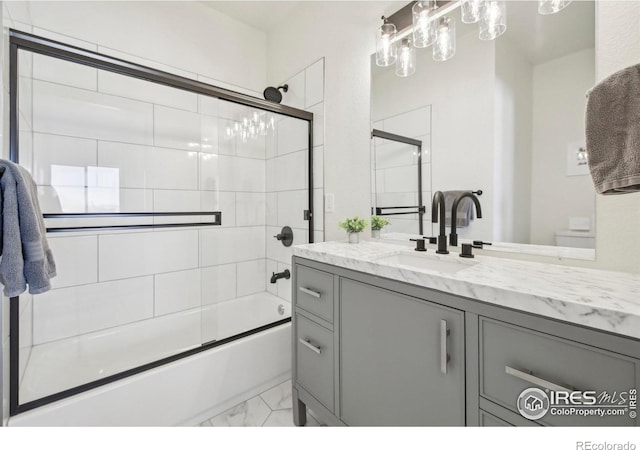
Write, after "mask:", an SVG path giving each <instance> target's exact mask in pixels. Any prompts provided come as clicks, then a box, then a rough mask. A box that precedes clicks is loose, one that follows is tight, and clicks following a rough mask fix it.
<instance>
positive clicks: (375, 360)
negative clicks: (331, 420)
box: [339, 278, 465, 426]
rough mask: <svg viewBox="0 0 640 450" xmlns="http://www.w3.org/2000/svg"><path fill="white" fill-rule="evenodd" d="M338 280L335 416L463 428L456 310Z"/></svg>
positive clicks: (460, 319) (353, 421) (460, 331)
mask: <svg viewBox="0 0 640 450" xmlns="http://www.w3.org/2000/svg"><path fill="white" fill-rule="evenodd" d="M340 284H341V286H340V316H339V317H340V381H341V384H340V386H341V387H340V393H341V405H342V409H341V418H342V419H343V421H344V422H345V423H347V424H348V425H354V426H358V425H371V426H410V425H416V426H443V425H457V426H460V425H464V424H465V419H464V417H465V403H464V398H465V396H464V392H465V390H464V389H465V386H464V315H463V313H462V312H461V311H458V310H454V309H450V308H445V307H442V306H440V305H436V304H433V303H430V302H428V301H425V300H421V299H416V298H413V297H408V296H405V295H401V294H398V293H395V292H392V291H388V290H385V289H380V288H377V287H374V286H370V285H367V284H362V283H358V282H355V281H352V280H347V279H344V278H343V279H341V281H340ZM442 321H445V322H442ZM443 323H445V324H446V327H447V328H448V329H449V330H450V332H449V335H448V336H446V335H445V336H442V333H441V325H442V324H443ZM443 339H444V340H443ZM445 345H446V349H445V348H444V346H445ZM443 350H446V352H444V353H443ZM447 353H448V354H449V360H448V361H447V360H446V354H447ZM443 354H444V355H445V360H444V361H443V360H442V357H443ZM444 371H446V373H443V372H444Z"/></svg>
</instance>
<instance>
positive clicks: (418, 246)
mask: <svg viewBox="0 0 640 450" xmlns="http://www.w3.org/2000/svg"><path fill="white" fill-rule="evenodd" d="M409 240H410V241H411V242H415V243H416V248H415V251H417V252H426V251H427V248H426V247H425V246H424V238H417V239H409Z"/></svg>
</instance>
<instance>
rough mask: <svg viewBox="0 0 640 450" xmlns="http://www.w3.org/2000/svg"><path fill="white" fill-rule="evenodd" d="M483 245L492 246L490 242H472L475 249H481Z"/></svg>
mask: <svg viewBox="0 0 640 450" xmlns="http://www.w3.org/2000/svg"><path fill="white" fill-rule="evenodd" d="M484 245H492V244H491V242H483V241H473V246H474V247H475V248H482V246H484Z"/></svg>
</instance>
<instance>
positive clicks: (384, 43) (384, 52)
mask: <svg viewBox="0 0 640 450" xmlns="http://www.w3.org/2000/svg"><path fill="white" fill-rule="evenodd" d="M382 20H383V21H384V23H383V24H382V25H380V28H378V32H377V35H376V64H377V65H379V66H381V67H387V66H390V65H391V64H393V63H395V62H396V51H397V50H396V26H395V25H394V24H392V23H390V22H389V21H388V20H387V18H386V17H384V16H382Z"/></svg>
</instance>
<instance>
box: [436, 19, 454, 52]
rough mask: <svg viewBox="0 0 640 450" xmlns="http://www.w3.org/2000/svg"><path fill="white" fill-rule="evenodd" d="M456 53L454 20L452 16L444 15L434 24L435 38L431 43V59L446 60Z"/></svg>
mask: <svg viewBox="0 0 640 450" xmlns="http://www.w3.org/2000/svg"><path fill="white" fill-rule="evenodd" d="M455 54H456V21H455V20H454V18H453V17H450V16H444V17H440V18H439V19H438V24H437V25H436V40H435V42H434V44H433V59H434V60H436V61H446V60H448V59H451V58H452V57H453V55H455Z"/></svg>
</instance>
